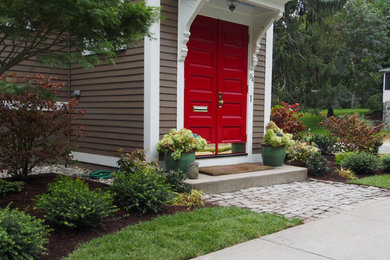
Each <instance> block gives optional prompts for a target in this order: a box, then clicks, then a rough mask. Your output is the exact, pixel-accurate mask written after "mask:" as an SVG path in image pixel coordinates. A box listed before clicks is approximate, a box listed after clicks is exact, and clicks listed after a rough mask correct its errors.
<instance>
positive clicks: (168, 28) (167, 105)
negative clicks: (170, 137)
mask: <svg viewBox="0 0 390 260" xmlns="http://www.w3.org/2000/svg"><path fill="white" fill-rule="evenodd" d="M161 16H162V17H163V20H162V21H161V25H160V26H161V33H160V38H161V42H160V43H161V45H160V46H161V47H160V50H161V54H160V55H161V56H160V137H162V136H163V135H164V134H166V133H168V132H169V130H170V129H171V128H176V108H177V96H176V95H177V19H178V1H177V0H163V1H162V2H161Z"/></svg>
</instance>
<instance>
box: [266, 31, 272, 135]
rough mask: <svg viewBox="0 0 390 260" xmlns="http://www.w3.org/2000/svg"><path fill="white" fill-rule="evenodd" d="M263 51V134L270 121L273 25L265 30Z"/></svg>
mask: <svg viewBox="0 0 390 260" xmlns="http://www.w3.org/2000/svg"><path fill="white" fill-rule="evenodd" d="M266 35H267V39H266V50H265V86H264V133H265V126H266V125H267V124H268V122H269V121H270V116H271V105H272V104H271V101H272V51H273V44H274V25H271V26H270V27H269V29H268V30H267V34H266Z"/></svg>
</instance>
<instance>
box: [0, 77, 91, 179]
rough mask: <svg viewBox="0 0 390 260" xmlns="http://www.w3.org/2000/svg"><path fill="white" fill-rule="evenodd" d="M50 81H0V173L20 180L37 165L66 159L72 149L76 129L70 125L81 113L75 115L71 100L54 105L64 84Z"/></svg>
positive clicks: (47, 79)
mask: <svg viewBox="0 0 390 260" xmlns="http://www.w3.org/2000/svg"><path fill="white" fill-rule="evenodd" d="M52 79H53V78H45V77H44V76H42V75H40V74H37V75H34V76H33V77H27V78H26V77H22V76H16V75H11V77H5V76H2V77H1V79H0V169H1V170H3V169H5V170H8V174H9V175H11V176H13V177H17V178H20V179H23V178H26V176H27V175H28V174H29V173H30V172H31V170H32V168H33V167H35V166H37V165H39V164H42V163H52V162H57V160H58V159H60V158H64V159H69V156H70V152H71V151H72V150H73V149H74V148H75V147H74V146H72V144H71V140H70V137H71V136H72V137H73V139H75V138H76V137H77V136H79V131H78V130H80V129H74V128H73V127H72V123H73V121H74V120H76V119H78V118H79V117H80V116H82V115H83V114H84V112H85V111H84V110H80V111H78V112H77V111H76V106H77V101H76V100H74V99H70V100H68V102H66V103H57V102H56V101H55V95H56V94H57V93H56V91H57V90H58V88H60V87H62V86H64V85H65V83H63V82H58V81H53V80H52ZM75 130H76V131H75Z"/></svg>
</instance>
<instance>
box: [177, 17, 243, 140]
mask: <svg viewBox="0 0 390 260" xmlns="http://www.w3.org/2000/svg"><path fill="white" fill-rule="evenodd" d="M190 31H191V36H190V40H189V42H188V44H187V46H188V55H187V58H186V61H185V106H184V109H185V111H184V117H185V118H184V126H185V127H186V128H188V129H191V130H192V131H193V132H194V133H197V134H199V135H201V136H202V137H204V138H205V139H206V140H207V142H208V143H245V142H246V110H247V106H246V104H247V66H248V64H247V63H248V60H247V57H248V27H247V26H244V25H240V24H235V23H230V22H226V21H222V20H217V19H213V18H209V17H204V16H198V17H197V18H196V19H195V21H194V22H193V24H192V26H191V30H190Z"/></svg>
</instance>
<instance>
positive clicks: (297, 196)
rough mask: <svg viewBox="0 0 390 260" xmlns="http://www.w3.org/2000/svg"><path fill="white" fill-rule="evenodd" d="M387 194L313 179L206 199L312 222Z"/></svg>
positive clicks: (374, 188)
mask: <svg viewBox="0 0 390 260" xmlns="http://www.w3.org/2000/svg"><path fill="white" fill-rule="evenodd" d="M388 197H390V191H389V190H386V189H380V188H376V187H369V186H360V185H354V184H345V183H340V182H329V181H317V180H313V179H310V180H308V181H305V182H293V183H289V184H280V185H273V186H267V187H254V188H249V189H243V190H239V191H235V192H229V193H226V192H225V193H220V194H207V195H206V201H207V202H210V203H213V204H216V205H220V206H237V207H241V208H248V209H251V210H253V211H256V212H269V213H275V214H280V215H284V216H286V217H289V218H292V217H298V218H301V219H303V220H304V221H305V222H309V221H313V220H317V219H320V218H323V217H325V216H330V215H334V214H338V213H340V212H343V211H349V210H351V209H353V208H356V207H359V206H362V205H366V204H370V203H372V202H374V201H377V200H381V199H385V198H388Z"/></svg>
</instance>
